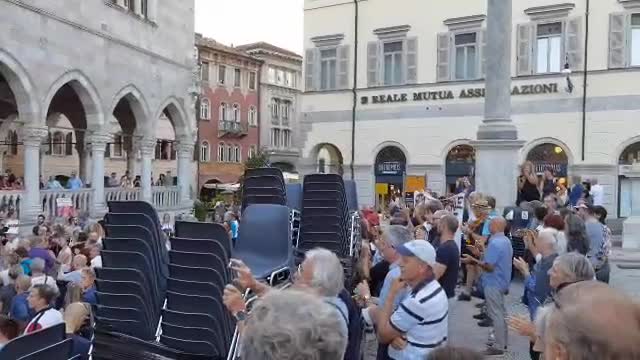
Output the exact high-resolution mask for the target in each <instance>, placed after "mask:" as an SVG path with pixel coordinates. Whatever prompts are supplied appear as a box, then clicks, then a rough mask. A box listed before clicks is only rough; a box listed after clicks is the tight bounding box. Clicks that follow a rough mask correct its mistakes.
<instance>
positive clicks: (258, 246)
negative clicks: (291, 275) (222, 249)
mask: <svg viewBox="0 0 640 360" xmlns="http://www.w3.org/2000/svg"><path fill="white" fill-rule="evenodd" d="M290 231H291V225H290V223H289V208H287V207H286V206H282V205H268V204H256V205H251V206H249V207H247V208H246V210H245V211H244V214H243V216H242V220H241V221H240V232H239V236H238V242H237V244H236V247H235V249H234V255H233V256H234V257H235V258H238V259H240V260H242V261H244V263H245V264H247V266H249V268H251V270H252V271H253V273H254V275H255V276H256V278H258V279H267V278H269V277H270V276H271V275H272V274H274V273H276V272H281V271H283V270H285V269H290V267H291V266H292V265H293V257H292V249H291V232H290Z"/></svg>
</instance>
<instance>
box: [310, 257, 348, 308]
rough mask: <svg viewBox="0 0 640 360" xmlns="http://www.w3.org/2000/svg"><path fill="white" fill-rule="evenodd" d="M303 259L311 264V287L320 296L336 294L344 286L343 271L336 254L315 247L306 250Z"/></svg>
mask: <svg viewBox="0 0 640 360" xmlns="http://www.w3.org/2000/svg"><path fill="white" fill-rule="evenodd" d="M305 261H310V262H311V263H312V264H313V276H312V279H311V287H313V288H314V289H316V290H318V292H319V293H320V295H322V296H327V297H336V296H338V295H339V294H340V292H341V291H342V289H343V288H344V271H343V267H342V263H341V262H340V259H338V256H337V255H336V254H334V253H333V252H331V251H329V250H327V249H322V248H315V249H311V250H309V251H307V252H306V254H305Z"/></svg>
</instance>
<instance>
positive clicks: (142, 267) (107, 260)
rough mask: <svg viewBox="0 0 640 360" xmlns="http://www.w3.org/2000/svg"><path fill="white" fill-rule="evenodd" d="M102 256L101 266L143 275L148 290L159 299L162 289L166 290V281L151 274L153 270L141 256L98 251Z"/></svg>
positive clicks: (156, 274) (123, 252)
mask: <svg viewBox="0 0 640 360" xmlns="http://www.w3.org/2000/svg"><path fill="white" fill-rule="evenodd" d="M100 255H101V256H102V264H103V265H104V266H105V267H108V268H120V269H128V268H132V269H136V270H139V271H140V272H141V273H142V274H143V275H144V279H145V281H146V283H147V284H149V289H150V290H151V291H152V293H153V295H154V296H158V297H161V295H162V293H163V292H164V289H166V279H162V276H158V275H159V274H158V273H154V272H153V268H152V266H151V264H150V263H149V259H147V258H146V257H145V256H144V255H143V254H141V253H137V252H127V251H109V250H102V251H100Z"/></svg>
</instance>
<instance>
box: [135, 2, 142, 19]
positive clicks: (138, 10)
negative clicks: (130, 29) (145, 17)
mask: <svg viewBox="0 0 640 360" xmlns="http://www.w3.org/2000/svg"><path fill="white" fill-rule="evenodd" d="M133 10H134V12H135V13H136V14H137V15H142V0H133Z"/></svg>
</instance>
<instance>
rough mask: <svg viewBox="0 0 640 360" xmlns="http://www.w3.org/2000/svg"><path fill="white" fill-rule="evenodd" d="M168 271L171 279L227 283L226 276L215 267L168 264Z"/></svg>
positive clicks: (223, 284) (217, 283)
mask: <svg viewBox="0 0 640 360" xmlns="http://www.w3.org/2000/svg"><path fill="white" fill-rule="evenodd" d="M169 273H170V274H171V278H172V279H178V280H185V281H197V282H210V283H213V284H216V285H219V284H222V287H224V286H225V285H226V284H228V280H229V279H227V278H225V276H224V275H223V273H220V272H219V271H217V270H215V269H210V268H205V267H194V266H182V265H175V264H170V265H169Z"/></svg>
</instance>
